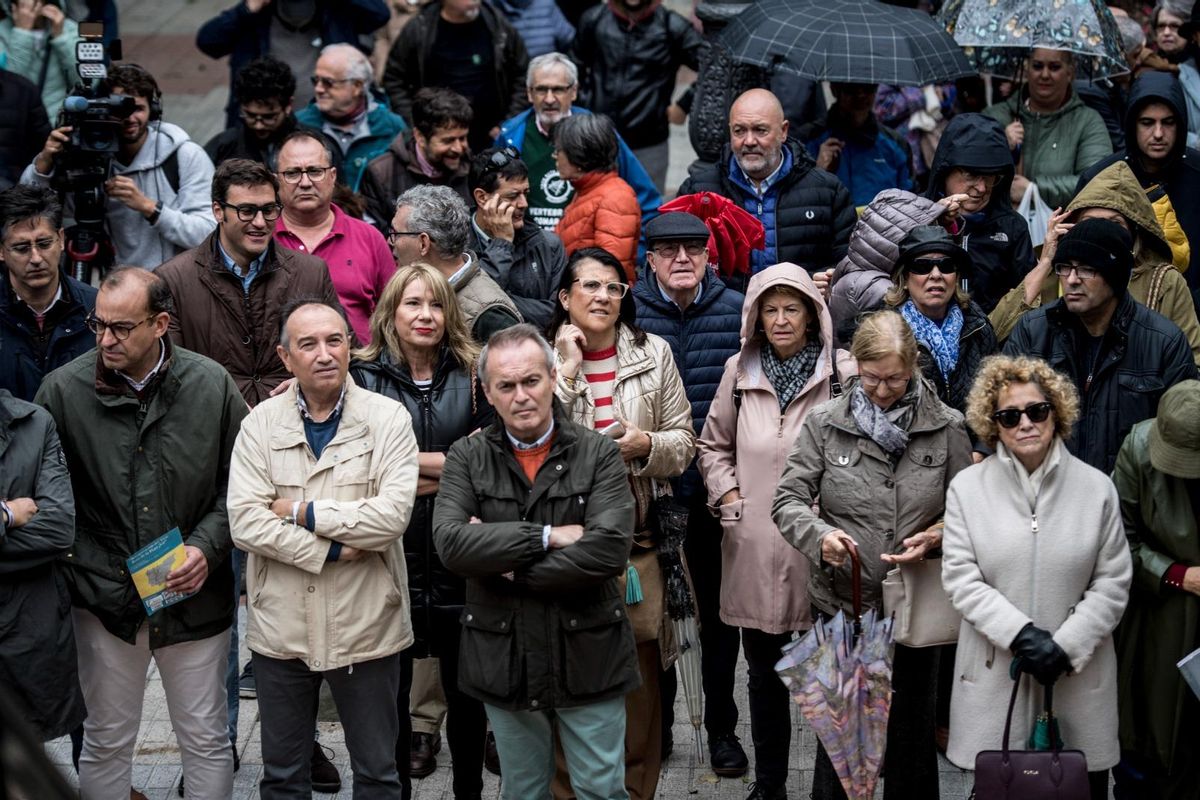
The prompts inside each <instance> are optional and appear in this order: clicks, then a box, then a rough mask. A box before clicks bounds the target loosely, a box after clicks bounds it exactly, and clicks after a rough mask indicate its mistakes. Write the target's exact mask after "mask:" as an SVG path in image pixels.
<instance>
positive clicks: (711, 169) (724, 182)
mask: <svg viewBox="0 0 1200 800" xmlns="http://www.w3.org/2000/svg"><path fill="white" fill-rule="evenodd" d="M785 146H786V147H788V148H789V149H790V150H791V152H792V169H791V171H789V172H788V174H787V175H785V176H784V177H783V178H781V179H780V181H779V182H778V183H777V184H775V185H774V186H772V187H771V191H772V192H774V193H775V202H774V210H773V216H774V220H775V252H776V259H775V260H776V263H780V262H783V261H790V262H791V263H793V264H799V265H800V266H802V267H804V268H806V269H809V270H812V269H827V268H829V267H832V266H834V265H835V264H837V263H838V262H839V261H841V260H842V258H844V257H845V255H846V250H847V249H848V247H849V245H850V232H851V231H852V230H853V229H854V223H855V221H856V220H857V219H858V217H857V215H856V214H855V212H854V204H853V203H852V202H851V200H850V192H848V191H847V190H846V187H845V186H843V185H842V182H841V181H839V180H838V179H837V176H835V175H832V174H830V173H828V172H826V171H825V170H823V169H819V168H818V167H817V164H816V162H815V161H813V160H812V158H811V157H810V156H809V155H808V151H807V150H805V149H804V145H802V144H800V142H798V141H796V140H795V139H788V140H787V144H786V145H785ZM732 159H733V151H732V150H731V149H730V147H729V145H725V146H724V147H722V148H721V157H720V158H719V159H718V160H717V161H695V162H693V163H692V165H691V166H690V167H688V177H687V178H686V179H685V180H684V182H683V183H682V184H681V185H680V187H679V194H681V195H683V194H694V193H696V192H715V193H717V194H719V195H721V196H722V197H728V198H729V199H730V200H732V201H733V202H735V203H737V204H738V205H740V206H741V207H742V208H745V209H746V210H747V211H750V212H751V213H754V211H755V208H754V200H755V198H754V197H753V195H751V194H750V192H749V191H747V190H746V189H745V188H744V187H743V186H741V185H739V184H737V183H735V182H734V181H733V180H731V179H730V177H729V170H730V164H731V162H732ZM758 205H759V207H760V210H761V208H762V207H765V204H758ZM756 216H759V218H760V219H765V216H764V215H763V214H757V215H756ZM769 238H770V236H769V235H768V239H769ZM734 288H737V289H741V288H743V287H741V286H734Z"/></svg>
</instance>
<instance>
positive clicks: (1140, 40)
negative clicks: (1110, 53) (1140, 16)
mask: <svg viewBox="0 0 1200 800" xmlns="http://www.w3.org/2000/svg"><path fill="white" fill-rule="evenodd" d="M1114 19H1115V20H1116V21H1117V31H1118V32H1119V33H1120V34H1121V52H1123V53H1125V54H1126V55H1132V54H1134V53H1136V52H1137V51H1139V50H1141V49H1142V48H1143V47H1145V46H1146V32H1145V31H1144V30H1142V26H1141V25H1140V24H1138V21H1137V20H1135V19H1133V18H1132V17H1124V16H1121V17H1114Z"/></svg>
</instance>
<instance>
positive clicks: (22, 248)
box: [4, 237, 59, 258]
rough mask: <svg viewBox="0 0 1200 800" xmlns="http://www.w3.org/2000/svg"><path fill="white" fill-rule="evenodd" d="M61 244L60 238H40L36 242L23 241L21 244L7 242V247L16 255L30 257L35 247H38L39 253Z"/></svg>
mask: <svg viewBox="0 0 1200 800" xmlns="http://www.w3.org/2000/svg"><path fill="white" fill-rule="evenodd" d="M58 244H59V240H58V239H51V238H49V237H47V238H45V239H38V240H37V241H34V242H21V243H20V244H6V245H4V247H5V249H7V250H8V252H10V253H13V254H14V255H18V256H21V257H22V258H28V257H29V256H30V255H31V254H32V253H33V248H35V247H36V248H37V249H38V252H39V253H49V252H51V251H52V250H53V249H54V248H55V247H57V246H58Z"/></svg>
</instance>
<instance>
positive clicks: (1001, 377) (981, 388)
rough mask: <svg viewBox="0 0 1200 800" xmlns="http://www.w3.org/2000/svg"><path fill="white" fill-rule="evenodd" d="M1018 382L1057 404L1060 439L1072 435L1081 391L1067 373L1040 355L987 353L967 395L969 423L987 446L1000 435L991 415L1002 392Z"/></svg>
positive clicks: (991, 444)
mask: <svg viewBox="0 0 1200 800" xmlns="http://www.w3.org/2000/svg"><path fill="white" fill-rule="evenodd" d="M1018 383H1032V384H1033V385H1034V386H1037V387H1038V389H1039V390H1040V391H1041V393H1042V395H1043V396H1044V397H1045V398H1046V400H1048V401H1049V402H1050V405H1051V406H1052V407H1053V408H1054V432H1055V434H1057V435H1058V437H1059V438H1060V439H1064V440H1065V439H1067V438H1069V437H1070V435H1071V427H1072V426H1073V425H1074V424H1075V420H1077V419H1079V393H1078V392H1076V391H1075V385H1074V384H1073V383H1071V381H1070V380H1069V379H1067V377H1066V376H1064V375H1063V374H1062V373H1060V372H1056V371H1055V370H1054V368H1053V367H1051V366H1050V365H1049V364H1047V363H1046V362H1045V361H1043V360H1041V359H1040V358H1030V357H1029V356H1018V357H1013V356H1002V355H996V356H988V357H987V358H986V359H984V361H983V364H982V365H980V367H979V372H978V373H977V374H976V375H975V383H974V385H973V386H972V387H971V393H970V394H969V395H968V396H967V414H966V416H967V424H968V425H970V426H971V430H973V431H975V435H976V436H978V437H979V438H980V439H981V440H983V443H984V444H986V445H987V446H988V447H995V446H996V441H997V440H998V439H999V438H1000V426H999V424H998V423H997V422H996V420H994V419H992V415H993V414H995V413H996V403H998V402H999V401H1000V392H1002V391H1004V389H1006V388H1007V387H1009V386H1012V385H1014V384H1018Z"/></svg>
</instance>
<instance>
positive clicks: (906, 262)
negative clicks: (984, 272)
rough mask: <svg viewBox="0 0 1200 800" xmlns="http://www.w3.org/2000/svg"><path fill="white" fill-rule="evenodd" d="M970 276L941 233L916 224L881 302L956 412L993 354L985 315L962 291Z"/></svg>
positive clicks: (961, 255) (965, 259)
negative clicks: (903, 326)
mask: <svg viewBox="0 0 1200 800" xmlns="http://www.w3.org/2000/svg"><path fill="white" fill-rule="evenodd" d="M970 273H971V259H970V257H969V256H968V255H967V252H966V251H965V250H963V249H962V248H961V247H959V246H958V245H957V244H955V243H954V239H953V238H952V237H951V236H950V234H949V233H947V232H946V229H945V228H943V227H941V226H940V225H921V226H918V227H916V228H913V229H912V230H911V231H909V233H908V235H907V236H905V237H904V239H903V241H901V242H900V257H899V258H898V259H897V261H896V268H895V270H894V271H893V273H892V281H893V286H892V290H891V291H890V292H888V294H887V296H886V297H885V298H884V302H885V303H886V304H887V305H888V306H890V307H892V308H894V309H896V310H897V311H899V312H900V316H902V317H904V321H905V322H907V323H908V324H909V327H911V328H912V329H913V334H914V335H915V336H916V338H917V346H918V347H919V348H920V352H921V355H920V358H919V359H918V363H919V364H920V366H921V372H922V373H923V374H924V375H925V378H926V379H927V380H928V381H929V382H930V383H931V384H933V386H934V387H935V388H936V389H937V394H938V398H939V399H940V400H941V401H942V402H943V403H945V404H946V405H948V406H950V407H951V408H953V409H955V410H957V411H964V410H966V405H967V394H968V392H970V391H971V384H972V383H973V382H974V381H975V373H976V372H977V371H978V370H979V364H980V362H981V361H983V359H984V358H986V357H987V356H990V355H992V354H993V353H995V352H996V351H997V350H998V349H999V346H998V345H997V343H996V334H995V333H994V332H993V331H992V325H991V323H990V322H988V318H987V314H985V313H984V311H983V309H982V308H980V307H979V306H978V305H977V304H976V303H975V302H974V301H973V300H971V298H970V296H969V295H968V294H967V292H966V290H965V285H966V282H967V278H968V277H969V275H970Z"/></svg>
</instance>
